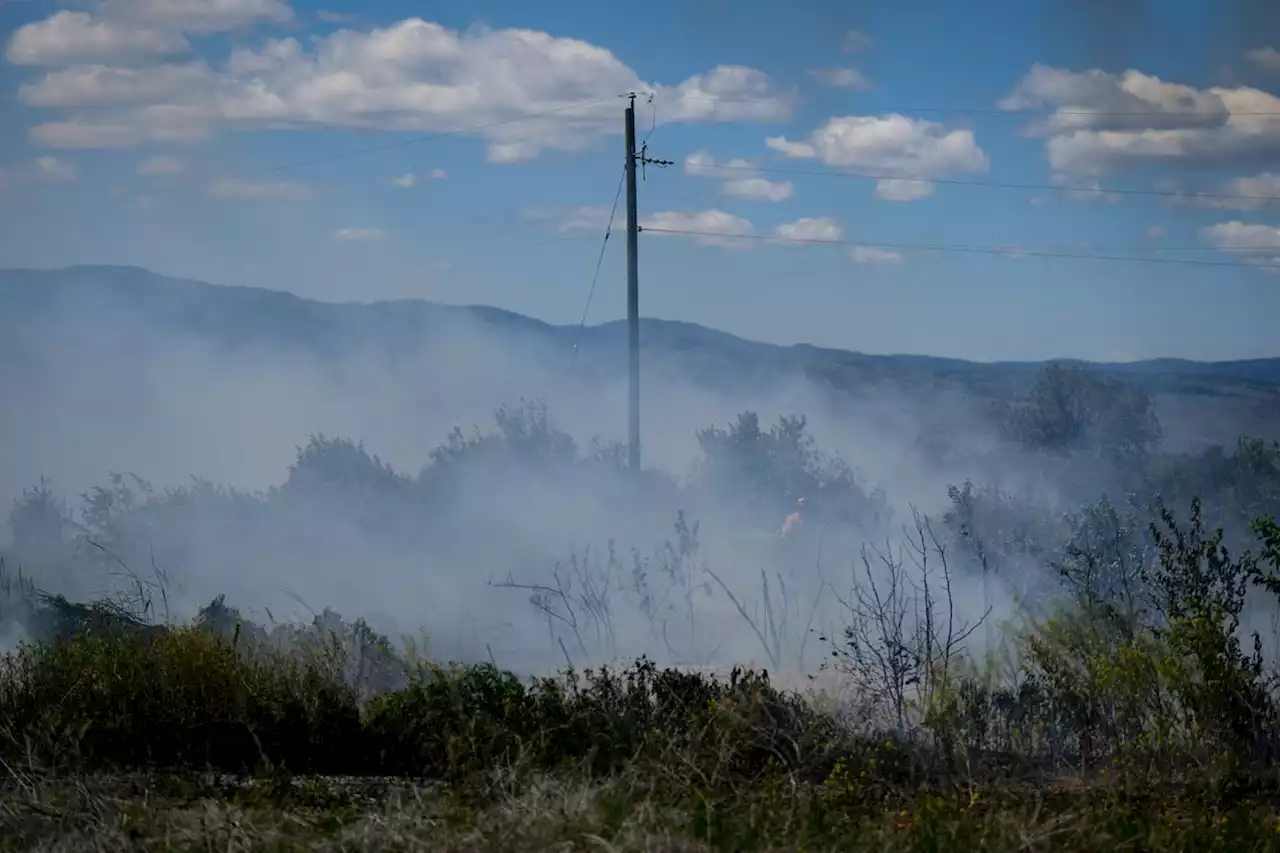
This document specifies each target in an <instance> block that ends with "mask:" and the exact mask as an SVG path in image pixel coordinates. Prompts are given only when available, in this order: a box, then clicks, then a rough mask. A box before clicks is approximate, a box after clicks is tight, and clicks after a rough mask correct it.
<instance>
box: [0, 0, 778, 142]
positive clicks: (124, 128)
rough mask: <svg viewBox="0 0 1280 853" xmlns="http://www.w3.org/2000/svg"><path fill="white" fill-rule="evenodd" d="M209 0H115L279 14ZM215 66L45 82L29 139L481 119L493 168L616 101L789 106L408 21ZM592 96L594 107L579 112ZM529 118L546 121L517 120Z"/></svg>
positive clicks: (770, 94) (35, 89) (516, 34)
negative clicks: (639, 95) (59, 111)
mask: <svg viewBox="0 0 1280 853" xmlns="http://www.w3.org/2000/svg"><path fill="white" fill-rule="evenodd" d="M113 2H120V3H124V2H126V0H113ZM210 2H212V6H208V5H207V4H206V3H196V2H195V0H127V3H129V4H132V5H133V6H137V7H138V8H141V6H143V5H146V4H148V3H155V4H159V5H158V8H159V7H164V8H165V9H167V10H168V11H167V14H166V15H161V16H160V17H162V18H164V19H166V20H168V21H170V22H171V23H172V25H173V26H178V25H179V23H181V25H182V26H185V27H204V28H210V27H213V26H215V25H217V26H223V25H226V24H228V23H229V22H230V21H231V20H233V19H235V18H236V16H239V19H241V20H246V21H247V20H254V19H255V18H251V17H250V13H251V12H253V13H254V14H256V15H258V16H259V17H261V16H262V15H269V14H270V11H271V10H272V9H277V8H287V7H283V5H282V4H275V3H272V2H268V0H226V5H225V7H224V5H223V4H222V3H221V2H214V0H210ZM196 7H200V8H199V9H197V8H196ZM255 10H256V11H255ZM198 12H199V14H198ZM233 12H234V13H235V14H233ZM276 17H277V18H280V17H282V13H278V14H277V15H276ZM193 31H194V30H193ZM212 67H213V68H216V69H217V70H216V71H209V70H208V69H203V68H202V66H199V65H187V66H177V65H163V66H158V67H154V68H150V69H148V70H147V72H146V73H145V74H137V75H133V76H127V75H120V74H112V73H108V72H109V70H108V71H104V72H99V73H98V74H97V75H96V77H97V78H99V79H98V80H96V82H95V84H94V85H89V84H88V82H87V78H92V77H93V76H94V75H88V74H79V75H69V76H62V77H58V76H54V75H48V76H46V77H45V78H44V79H43V80H41V81H38V82H37V83H35V84H33V85H31V86H29V87H26V88H24V90H23V93H22V94H23V98H24V99H25V100H29V101H31V100H37V99H38V100H40V101H42V102H44V103H46V104H49V105H57V106H59V107H60V108H63V109H65V110H67V111H68V114H67V115H65V116H63V117H62V118H61V120H57V121H53V122H50V123H49V124H47V125H41V126H39V127H37V128H35V129H34V130H33V131H32V136H33V138H35V139H36V140H37V141H40V142H44V143H45V144H49V145H55V146H61V147H126V146H130V145H139V144H143V143H146V142H157V141H179V140H182V141H193V140H198V139H201V138H204V137H205V136H208V135H209V134H211V133H213V132H216V131H217V130H220V129H224V128H230V129H238V130H254V129H264V128H271V129H282V128H283V129H293V130H331V129H334V128H346V129H362V130H383V131H396V132H418V133H423V132H426V133H431V132H438V131H456V130H458V129H459V128H466V127H471V126H479V125H490V126H489V127H487V128H484V129H482V130H479V131H477V135H481V136H483V137H484V138H485V139H486V141H487V142H488V144H489V157H490V159H491V160H495V161H501V162H511V161H515V160H525V159H529V158H532V157H535V156H537V155H538V154H539V153H540V152H541V151H543V150H545V149H558V150H565V151H577V150H582V149H584V148H586V147H588V146H591V145H593V144H594V143H595V142H596V141H597V140H599V139H600V138H601V137H604V136H610V135H615V134H617V133H620V132H621V122H620V121H619V109H618V108H619V102H618V100H617V98H616V95H617V94H618V93H619V92H626V91H640V92H653V93H654V94H655V96H656V97H657V99H658V104H659V109H658V113H657V115H658V121H659V123H663V124H666V123H672V122H685V123H690V122H731V121H780V120H786V119H788V118H790V116H791V114H792V109H793V101H794V98H793V97H792V96H791V95H789V94H786V93H783V92H780V91H778V90H777V87H776V86H775V85H774V84H773V82H772V81H771V79H770V78H769V76H768V75H766V74H764V73H763V72H760V71H756V70H754V69H750V68H745V67H742V66H720V67H717V68H714V69H712V70H711V71H709V72H706V73H704V74H699V75H695V76H693V77H690V78H689V79H687V80H685V81H684V82H682V83H679V84H678V85H676V86H661V85H649V84H646V83H644V82H643V81H642V80H640V78H639V76H638V75H637V74H636V72H635V71H633V70H632V69H631V68H629V67H628V66H627V65H625V64H624V63H622V62H621V61H620V60H619V59H618V58H617V57H616V56H614V54H613V53H611V52H610V51H608V50H606V49H604V48H601V47H598V46H595V45H592V44H589V43H587V42H585V41H581V40H578V39H571V38H558V37H554V36H551V35H550V34H548V33H545V32H540V31H536V30H523V29H506V30H495V29H487V28H483V27H481V28H474V29H470V30H467V31H465V32H457V31H454V30H449V29H446V28H445V27H443V26H441V25H439V24H436V23H432V22H429V21H424V20H421V19H418V18H412V19H408V20H404V21H401V22H399V23H396V24H393V25H390V26H387V27H381V28H375V29H372V30H369V31H367V32H363V31H356V30H351V29H339V30H336V31H334V32H332V33H330V34H328V35H325V36H321V37H314V38H310V39H308V40H307V42H306V43H305V46H304V43H303V42H301V41H299V40H297V39H294V38H283V39H272V40H268V41H266V42H265V43H263V44H260V45H258V46H256V47H254V48H251V49H250V48H237V49H235V50H233V51H232V52H231V54H230V56H229V57H228V58H227V59H226V61H225V62H214V63H212ZM108 79H109V80H110V84H109V85H108V84H107V83H106V82H105V81H106V80H108ZM593 99H596V100H598V101H599V103H593V104H590V105H588V106H582V104H583V103H584V102H587V101H591V100H593ZM534 113H546V114H545V115H542V116H539V117H535V118H525V117H527V116H529V115H530V114H534ZM513 119H521V120H519V121H513ZM497 122H506V123H505V124H495V123H497Z"/></svg>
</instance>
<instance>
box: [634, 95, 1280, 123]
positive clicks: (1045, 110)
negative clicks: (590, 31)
mask: <svg viewBox="0 0 1280 853" xmlns="http://www.w3.org/2000/svg"><path fill="white" fill-rule="evenodd" d="M658 94H659V96H661V94H663V93H658ZM674 97H676V98H678V99H680V100H691V101H722V102H724V103H730V104H777V103H778V102H779V100H780V98H776V97H775V98H738V97H734V96H732V95H695V94H690V93H682V94H677V95H675V96H674ZM875 112H878V113H955V114H957V115H1007V116H1025V115H1045V116H1051V115H1063V116H1099V117H1103V118H1107V117H1122V116H1127V117H1135V116H1152V117H1160V118H1177V117H1178V116H1186V117H1188V118H1191V117H1203V116H1204V115H1206V114H1204V113H1194V112H1189V111H1185V110H1184V111H1181V112H1176V111H1170V110H1090V109H1076V108H1056V107H1010V108H1006V107H878V108H876V110H875ZM1208 115H1223V116H1280V110H1224V111H1222V112H1221V113H1209V114H1208Z"/></svg>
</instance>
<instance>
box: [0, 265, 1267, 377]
mask: <svg viewBox="0 0 1280 853" xmlns="http://www.w3.org/2000/svg"><path fill="white" fill-rule="evenodd" d="M76 295H80V296H90V297H96V298H106V299H109V300H111V302H112V303H113V304H115V305H120V306H123V307H125V308H127V309H129V310H133V311H136V312H137V313H138V314H139V315H140V316H141V317H142V318H144V319H150V320H152V321H169V322H175V323H177V324H179V325H180V326H184V327H186V328H185V330H186V331H189V332H193V333H196V334H202V335H208V336H213V337H215V338H218V339H221V340H223V341H224V342H226V343H229V344H231V345H236V344H243V343H247V342H249V341H252V340H254V339H257V338H261V339H264V340H269V341H272V342H275V343H293V344H298V345H303V346H307V347H309V348H312V349H315V350H317V351H319V352H325V351H332V352H337V351H340V350H341V349H342V346H343V345H344V344H346V345H350V344H353V343H356V342H365V343H368V342H380V343H381V344H384V345H388V346H391V347H392V348H393V349H394V348H396V347H400V346H413V345H415V343H414V338H415V337H417V336H421V334H422V332H423V330H424V329H428V330H430V329H432V328H435V329H445V328H447V327H448V325H449V324H450V323H452V322H455V321H456V320H457V319H458V318H459V317H467V318H469V319H472V320H475V321H477V322H478V323H480V324H481V325H483V326H489V327H492V328H493V329H495V330H496V331H499V332H500V333H504V334H507V335H512V334H519V335H522V336H525V337H527V338H530V339H533V340H538V341H540V342H541V343H543V344H545V345H548V346H551V347H554V348H557V349H559V348H563V349H565V350H566V351H567V350H570V349H572V348H573V347H574V346H575V345H578V346H579V347H580V348H581V349H582V350H592V351H594V352H595V353H596V354H597V355H599V356H601V357H603V358H604V359H605V360H606V361H608V362H614V361H616V360H617V359H618V358H619V357H620V356H621V355H622V354H623V353H624V351H623V347H625V340H626V336H625V321H621V320H614V321H609V322H606V323H602V324H598V325H594V326H586V327H584V328H580V327H579V326H578V325H577V324H573V325H556V324H553V323H548V322H546V321H543V320H539V319H537V318H533V317H529V316H526V315H523V314H519V313H516V312H513V311H508V310H506V309H503V308H498V307H495V306H489V305H450V304H445V303H439V302H432V301H430V300H425V299H400V300H378V301H373V302H356V301H345V302H329V301H323V300H317V299H312V298H309V297H304V296H299V295H297V294H294V293H290V292H288V291H283V290H273V289H269V288H262V287H250V286H244V285H225V284H214V283H210V282H204V281H200V280H197V279H189V278H174V277H170V276H164V275H161V274H159V273H155V272H152V271H150V270H147V269H145V268H143V267H135V266H115V265H78V266H71V267H63V268H57V269H0V309H3V310H0V318H6V317H7V318H8V319H9V321H10V322H12V321H14V320H16V321H18V322H19V323H23V322H27V323H30V322H33V321H39V320H41V319H47V318H48V317H49V316H50V312H52V311H54V310H55V309H56V308H57V307H58V305H60V304H63V302H64V300H66V299H67V298H70V297H74V296H76ZM0 322H4V320H0ZM641 330H642V346H643V347H644V348H645V349H646V350H650V351H655V350H656V351H662V352H666V353H669V354H673V355H676V356H685V357H691V356H694V355H701V356H704V357H710V358H712V359H713V360H714V361H726V360H727V361H728V362H731V363H736V364H738V365H739V366H741V367H745V366H746V365H747V364H748V363H752V364H755V363H758V364H760V365H764V366H765V367H764V369H765V370H767V372H769V373H774V372H776V371H778V370H782V371H783V372H801V373H805V374H808V375H810V376H811V378H818V379H826V380H827V381H831V382H833V383H834V384H837V385H846V384H847V383H848V382H851V381H853V382H856V381H858V380H867V379H870V380H873V381H875V380H885V379H894V378H897V379H900V380H906V379H910V378H912V377H925V376H928V377H933V378H936V379H943V380H946V379H952V380H954V379H960V380H962V381H963V382H964V384H966V385H968V384H971V383H977V386H979V387H983V386H985V387H986V388H987V390H988V391H991V392H998V393H996V396H1003V395H1004V393H1007V390H1008V387H1009V386H1010V384H1011V383H1012V384H1013V385H1018V384H1021V382H1022V379H1023V378H1025V377H1027V376H1030V375H1031V374H1033V373H1034V372H1035V371H1037V370H1039V369H1041V368H1043V367H1044V366H1045V365H1047V364H1061V365H1065V366H1075V367H1082V368H1087V369H1091V370H1095V371H1099V372H1103V373H1109V374H1113V375H1118V376H1126V377H1129V378H1131V379H1133V380H1136V381H1141V382H1145V383H1154V385H1156V386H1169V385H1170V384H1171V383H1172V384H1173V385H1181V386H1187V385H1190V386H1194V385H1195V383H1196V382H1207V381H1218V382H1228V383H1244V384H1246V385H1251V386H1270V387H1272V388H1276V389H1280V357H1276V358H1259V359H1235V360H1228V361H1195V360H1191V359H1181V358H1171V357H1162V358H1153V359H1145V360H1140V361H1133V362H1092V361H1088V360H1084V359H1071V358H1061V359H1046V360H1042V361H1017V360H1007V361H994V362H979V361H971V360H967V359H960V358H953V357H948V356H936V355H923V354H911V353H895V354H871V353H863V352H858V351H854V350H844V349H837V348H833V347H820V346H816V345H813V344H809V343H803V342H801V343H792V344H772V343H766V342H762V341H753V340H750V339H747V338H742V337H739V336H737V335H734V334H732V333H730V332H725V331H723V330H719V329H713V328H710V327H706V326H702V325H699V324H696V323H690V322H687V321H680V320H666V319H661V318H642V319H641ZM1175 380H1176V381H1175ZM972 390H979V388H974V389H972ZM1202 390H1203V389H1202ZM1193 393H1195V392H1194V390H1193Z"/></svg>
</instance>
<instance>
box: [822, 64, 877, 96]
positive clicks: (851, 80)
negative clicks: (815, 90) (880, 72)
mask: <svg viewBox="0 0 1280 853" xmlns="http://www.w3.org/2000/svg"><path fill="white" fill-rule="evenodd" d="M809 73H810V74H812V75H813V76H814V77H816V78H818V79H819V80H821V81H822V82H823V83H824V84H825V85H827V86H831V87H833V88H836V89H851V90H853V91H858V92H865V91H867V90H868V89H870V88H871V81H870V80H868V79H867V76H866V75H865V74H863V73H862V72H861V71H859V70H858V69H856V68H815V69H814V70H812V71H810V72H809Z"/></svg>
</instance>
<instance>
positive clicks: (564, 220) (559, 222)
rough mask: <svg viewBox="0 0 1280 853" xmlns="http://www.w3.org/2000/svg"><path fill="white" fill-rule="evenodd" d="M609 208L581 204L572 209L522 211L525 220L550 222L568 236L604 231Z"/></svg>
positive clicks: (556, 208)
mask: <svg viewBox="0 0 1280 853" xmlns="http://www.w3.org/2000/svg"><path fill="white" fill-rule="evenodd" d="M610 210H611V208H609V207H607V206H604V205H591V204H581V205H576V206H572V207H549V208H531V209H529V210H526V211H524V217H525V218H526V219H534V220H540V221H544V222H551V223H553V224H554V225H555V228H556V230H557V231H559V232H560V233H562V234H568V233H570V232H573V231H604V229H605V227H606V226H607V225H608V223H609V213H610Z"/></svg>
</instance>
